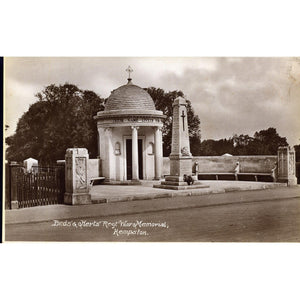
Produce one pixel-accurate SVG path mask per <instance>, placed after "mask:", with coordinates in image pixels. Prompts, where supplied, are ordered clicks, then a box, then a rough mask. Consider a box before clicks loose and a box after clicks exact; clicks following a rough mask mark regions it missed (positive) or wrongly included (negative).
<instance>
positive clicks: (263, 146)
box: [254, 127, 288, 155]
mask: <svg viewBox="0 0 300 300" xmlns="http://www.w3.org/2000/svg"><path fill="white" fill-rule="evenodd" d="M254 141H255V142H256V147H257V149H258V150H257V152H259V154H265V155H276V154H277V150H278V147H280V146H287V145H288V143H287V140H286V138H285V137H281V136H279V134H278V133H277V131H276V129H275V128H273V127H270V128H268V129H266V130H261V131H259V132H255V134H254Z"/></svg>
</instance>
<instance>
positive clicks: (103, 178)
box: [90, 177, 105, 186]
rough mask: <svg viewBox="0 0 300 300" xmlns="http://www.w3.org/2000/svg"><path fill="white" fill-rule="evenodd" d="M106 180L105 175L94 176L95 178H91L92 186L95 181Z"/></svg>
mask: <svg viewBox="0 0 300 300" xmlns="http://www.w3.org/2000/svg"><path fill="white" fill-rule="evenodd" d="M98 180H99V181H104V180H105V177H93V178H90V186H93V184H94V182H95V181H98Z"/></svg>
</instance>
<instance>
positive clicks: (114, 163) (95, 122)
mask: <svg viewBox="0 0 300 300" xmlns="http://www.w3.org/2000/svg"><path fill="white" fill-rule="evenodd" d="M299 99H300V58H298V57H5V58H4V100H5V103H4V105H5V111H4V125H5V149H4V150H5V162H4V164H3V165H4V168H5V212H4V218H5V219H4V220H5V231H4V238H5V241H6V242H11V241H33V242H34V241H51V242H69V241H72V242H83V241H90V242H299V241H300V186H299V177H300V122H299V112H300V101H299Z"/></svg>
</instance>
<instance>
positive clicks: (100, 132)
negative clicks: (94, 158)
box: [98, 127, 102, 158]
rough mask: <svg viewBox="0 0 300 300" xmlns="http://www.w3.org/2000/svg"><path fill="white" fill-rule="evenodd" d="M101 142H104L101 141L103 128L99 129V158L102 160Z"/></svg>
mask: <svg viewBox="0 0 300 300" xmlns="http://www.w3.org/2000/svg"><path fill="white" fill-rule="evenodd" d="M101 142H102V139H101V128H100V127H98V157H99V158H100V157H101V154H102V153H101Z"/></svg>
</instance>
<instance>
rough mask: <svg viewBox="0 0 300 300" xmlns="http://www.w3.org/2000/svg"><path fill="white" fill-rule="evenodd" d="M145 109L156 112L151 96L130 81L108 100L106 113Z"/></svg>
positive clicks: (115, 91)
mask: <svg viewBox="0 0 300 300" xmlns="http://www.w3.org/2000/svg"><path fill="white" fill-rule="evenodd" d="M132 109H137V110H141V109H145V110H155V105H154V102H153V99H152V98H151V96H150V95H149V94H148V93H147V92H146V91H145V90H143V89H142V88H140V87H139V86H137V85H134V84H132V83H131V81H130V80H129V81H128V83H127V84H125V85H122V86H120V87H119V88H117V89H115V90H113V91H112V92H111V94H110V96H109V97H108V99H107V102H106V104H105V109H104V111H111V110H132Z"/></svg>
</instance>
